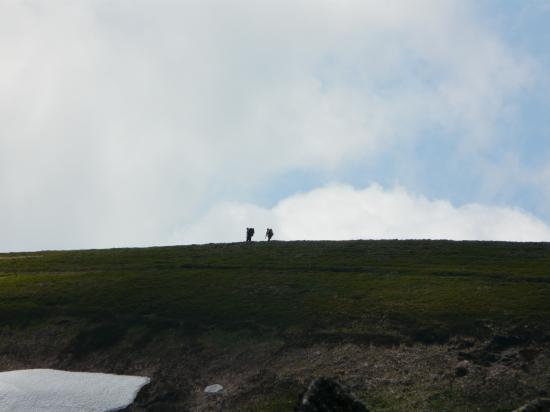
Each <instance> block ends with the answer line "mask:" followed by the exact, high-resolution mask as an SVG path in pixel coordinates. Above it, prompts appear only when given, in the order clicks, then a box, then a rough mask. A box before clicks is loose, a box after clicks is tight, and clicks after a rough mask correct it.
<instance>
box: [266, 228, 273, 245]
mask: <svg viewBox="0 0 550 412" xmlns="http://www.w3.org/2000/svg"><path fill="white" fill-rule="evenodd" d="M265 237H266V238H267V241H268V242H269V241H270V240H271V238H272V237H273V229H270V228H267V230H266V232H265Z"/></svg>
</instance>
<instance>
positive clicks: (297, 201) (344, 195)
mask: <svg viewBox="0 0 550 412" xmlns="http://www.w3.org/2000/svg"><path fill="white" fill-rule="evenodd" d="M248 226H255V228H256V239H257V240H261V239H262V237H263V235H264V233H265V228H266V227H272V228H273V229H274V231H275V238H276V239H279V240H302V239H303V240H325V239H334V240H346V239H452V240H507V241H546V242H547V241H550V226H548V225H546V224H545V223H544V222H542V221H541V220H539V219H537V218H535V217H533V216H531V215H529V214H528V213H526V212H524V211H521V210H518V209H512V208H508V207H496V206H484V205H479V204H467V205H463V206H460V207H455V206H453V205H452V204H451V203H450V202H448V201H445V200H430V199H426V198H425V197H423V196H417V195H414V194H411V193H408V192H407V191H406V190H404V189H403V188H400V187H396V188H394V189H389V190H385V189H384V188H382V187H381V186H379V185H376V184H373V185H371V186H369V187H367V188H366V189H363V190H357V189H354V188H353V187H351V186H346V185H330V186H327V187H324V188H321V189H316V190H313V191H311V192H307V193H301V194H297V195H294V196H291V197H289V198H286V199H284V200H282V201H281V202H279V203H278V204H277V205H275V206H274V207H273V208H271V209H264V208H260V207H257V206H255V205H250V204H242V203H222V204H219V205H217V206H215V207H213V208H212V210H210V211H209V213H208V214H207V215H206V216H204V217H203V218H202V219H200V220H199V221H198V222H196V223H195V224H193V225H190V226H189V227H188V228H186V229H185V231H183V232H182V233H180V234H178V238H182V239H185V241H186V242H187V243H206V242H211V241H212V240H216V241H225V242H231V241H242V240H243V239H244V228H245V227H248Z"/></svg>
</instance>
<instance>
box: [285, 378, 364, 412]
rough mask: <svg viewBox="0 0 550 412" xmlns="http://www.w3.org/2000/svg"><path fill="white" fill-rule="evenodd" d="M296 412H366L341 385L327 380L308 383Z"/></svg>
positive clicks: (320, 379) (321, 379) (322, 379)
mask: <svg viewBox="0 0 550 412" xmlns="http://www.w3.org/2000/svg"><path fill="white" fill-rule="evenodd" d="M295 410H296V411H297V412H334V411H339V412H368V409H367V408H366V407H365V406H364V405H363V404H362V403H361V402H359V401H358V400H357V399H355V398H354V397H353V395H351V394H350V393H349V391H348V390H346V389H345V388H344V387H343V386H342V385H340V384H339V383H337V382H335V381H333V380H332V379H328V378H318V379H315V380H314V381H313V382H311V383H310V385H309V387H308V389H307V391H306V392H305V393H304V395H303V396H302V399H301V400H300V404H299V405H298V406H297V407H296V408H295Z"/></svg>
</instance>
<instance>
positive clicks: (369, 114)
mask: <svg viewBox="0 0 550 412" xmlns="http://www.w3.org/2000/svg"><path fill="white" fill-rule="evenodd" d="M549 23H550V0H522V1H520V0H515V1H512V0H475V1H474V0H414V1H413V0H393V1H391V2H389V1H383V0H315V1H313V0H278V1H263V0H232V1H222V0H200V1H199V0H182V1H168V0H155V1H152V0H148V1H145V0H131V1H130V0H82V1H78V2H75V1H72V0H53V1H48V2H44V1H41V0H0V251H3V252H8V251H25V250H28V251H30V250H44V249H80V248H106V247H127V246H128V247H134V246H153V245H172V244H192V243H209V242H237V241H242V240H244V238H245V228H246V227H249V226H253V227H255V228H256V236H255V240H262V239H263V235H264V233H265V229H266V228H267V227H272V228H273V230H274V232H275V237H274V238H275V239H278V240H298V239H381V238H390V239H394V238H397V239H405V238H407V239H409V238H415V239H424V238H430V239H454V240H464V239H474V240H509V241H550V117H549V116H548V113H550V76H549V75H548V73H550V24H549Z"/></svg>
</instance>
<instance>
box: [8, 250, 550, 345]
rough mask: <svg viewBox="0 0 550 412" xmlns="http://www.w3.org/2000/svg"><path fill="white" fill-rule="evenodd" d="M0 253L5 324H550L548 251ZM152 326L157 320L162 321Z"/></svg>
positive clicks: (340, 328)
mask: <svg viewBox="0 0 550 412" xmlns="http://www.w3.org/2000/svg"><path fill="white" fill-rule="evenodd" d="M30 256H32V257H28V258H25V254H3V255H0V321H1V322H3V323H4V324H13V325H28V324H32V323H34V322H42V321H44V320H47V319H49V318H58V317H73V318H79V319H83V320H86V321H87V320H97V319H109V320H110V321H111V322H115V323H118V324H120V325H122V327H130V326H132V325H135V324H138V323H145V324H149V325H151V327H155V325H156V324H168V325H177V326H178V327H180V328H182V329H183V330H185V331H187V332H189V333H196V332H202V331H208V330H212V329H224V330H238V329H253V330H262V331H266V332H273V333H289V334H296V333H306V332H320V331H322V332H326V333H344V332H345V333H376V332H380V331H381V330H383V331H384V333H390V334H391V333H395V334H401V335H403V334H405V335H407V334H409V335H410V334H414V331H418V330H422V328H435V329H436V330H437V329H438V328H439V329H441V330H443V333H447V332H448V333H451V334H454V333H469V334H482V333H483V331H484V328H485V325H487V324H496V325H503V326H505V325H507V324H512V323H516V322H521V321H522V320H526V319H528V320H529V323H531V324H542V323H545V322H546V320H547V319H550V245H549V244H518V243H502V242H447V241H348V242H271V243H265V242H262V243H253V244H220V245H205V246H184V247H163V248H146V249H112V250H89V251H67V252H37V253H32V254H30ZM157 326H158V325H157Z"/></svg>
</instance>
